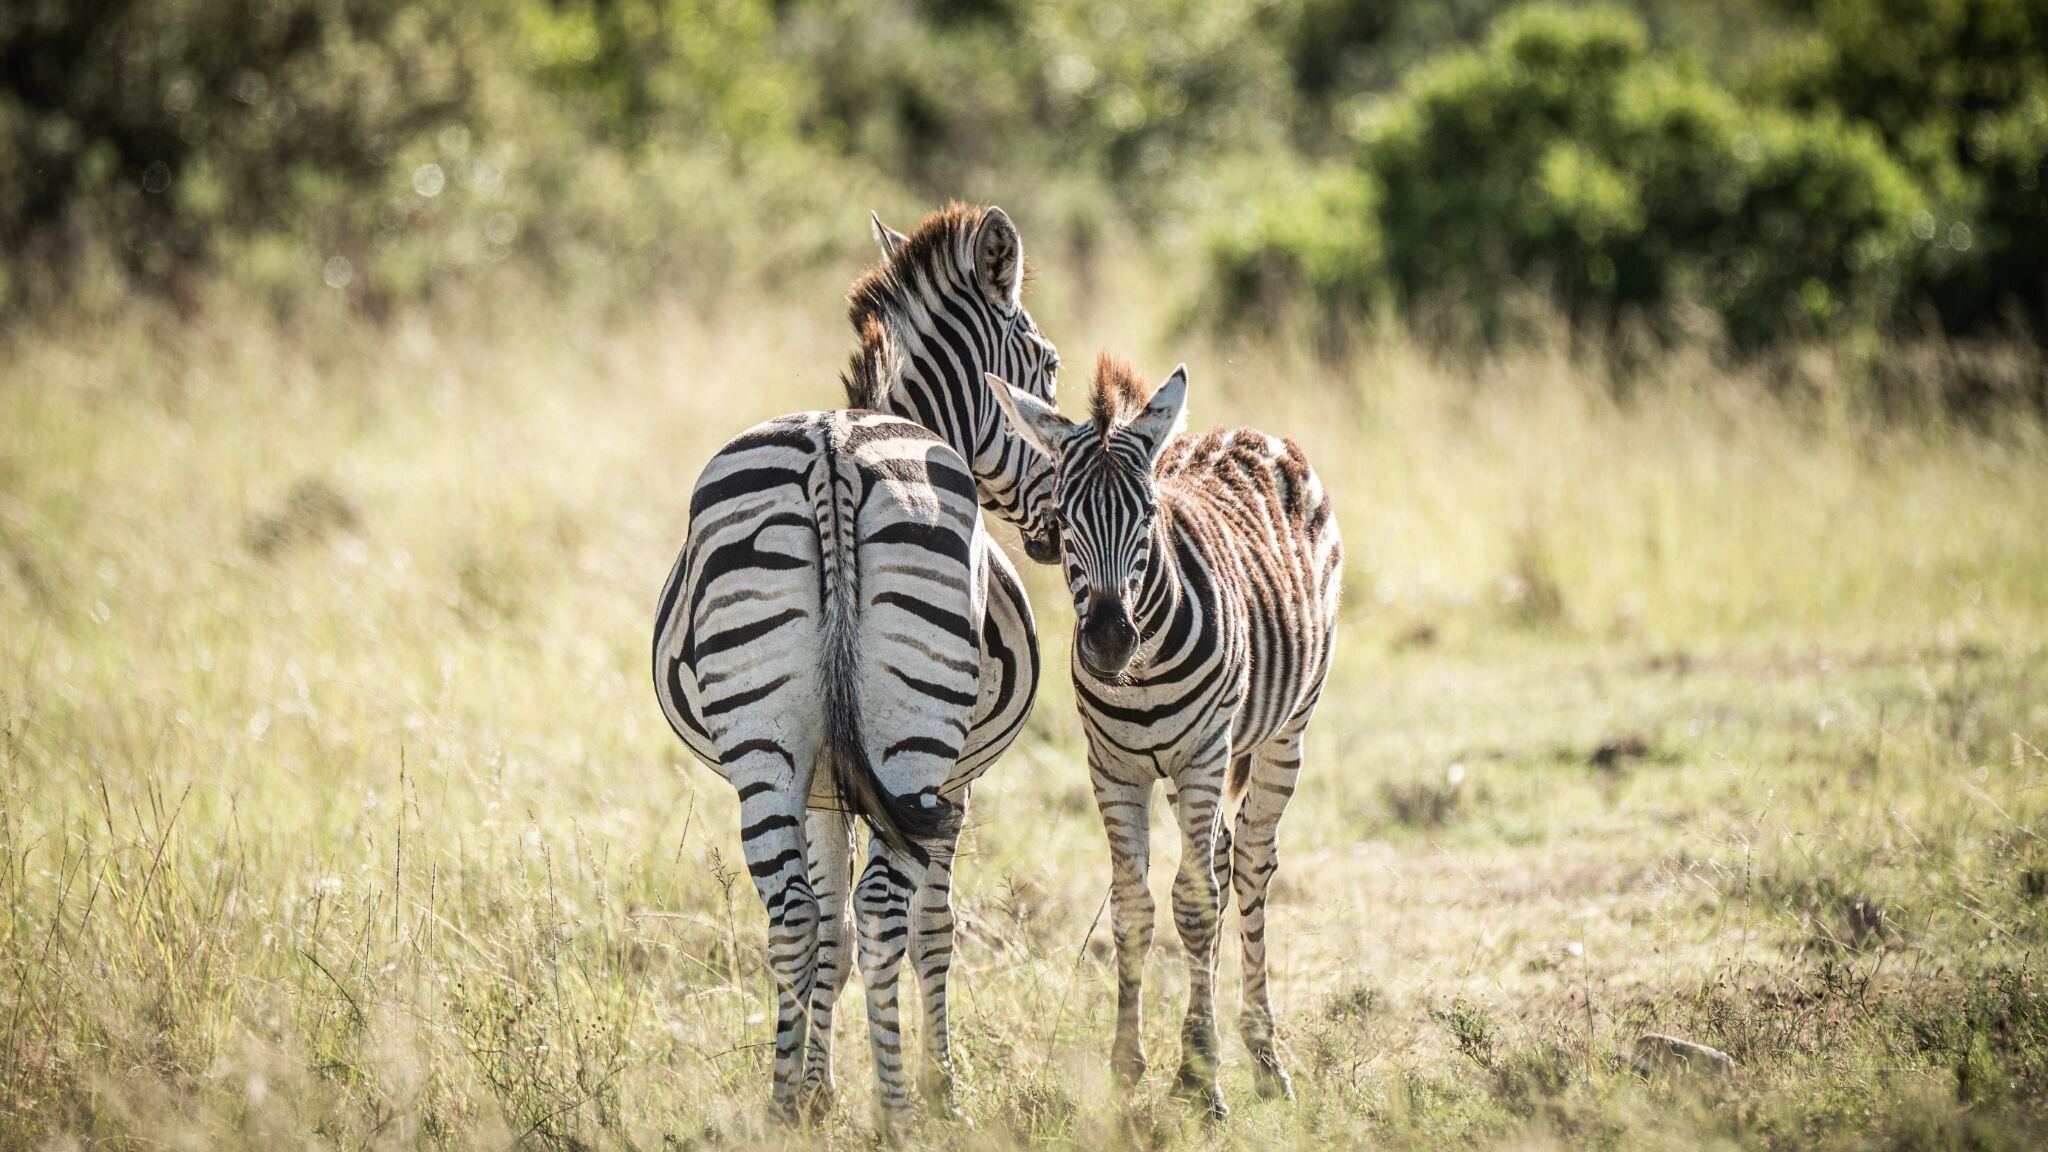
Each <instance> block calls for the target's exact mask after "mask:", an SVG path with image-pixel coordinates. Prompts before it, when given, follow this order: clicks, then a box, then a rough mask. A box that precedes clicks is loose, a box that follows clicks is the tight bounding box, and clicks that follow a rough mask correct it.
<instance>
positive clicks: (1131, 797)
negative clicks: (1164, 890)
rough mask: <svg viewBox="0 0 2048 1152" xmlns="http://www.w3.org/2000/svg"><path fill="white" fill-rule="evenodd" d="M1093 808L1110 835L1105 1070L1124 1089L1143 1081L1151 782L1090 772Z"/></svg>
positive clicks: (1149, 927) (1149, 925) (1149, 924)
mask: <svg viewBox="0 0 2048 1152" xmlns="http://www.w3.org/2000/svg"><path fill="white" fill-rule="evenodd" d="M1092 775H1093V777H1094V783H1095V807H1096V809H1097V811H1099V812H1100V813H1101V814H1102V829H1103V831H1104V832H1107V833H1108V834H1109V862H1110V879H1109V907H1110V913H1109V928H1110V933H1111V934H1112V935H1113V936H1115V937H1116V1041H1115V1042H1114V1043H1113V1044H1112V1045H1111V1046H1110V1049H1109V1063H1110V1067H1111V1068H1113V1069H1115V1070H1116V1074H1117V1075H1118V1077H1120V1078H1121V1079H1122V1080H1123V1082H1124V1083H1125V1084H1126V1085H1135V1084H1136V1083H1138V1082H1139V1081H1140V1080H1143V1079H1144V1078H1145V1037H1144V1031H1143V1025H1144V1020H1143V1016H1144V1011H1143V1005H1144V982H1145V954H1146V953H1147V952H1149V951H1150V950H1151V948H1152V918H1153V908H1152V893H1151V891H1150V890H1149V889H1147V888H1146V886H1145V869H1146V865H1147V863H1148V857H1149V853H1150V851H1151V832H1152V782H1151V781H1150V780H1144V781H1141V782H1139V783H1136V784H1129V783H1125V782H1123V781H1121V780H1116V779H1112V778H1110V777H1109V776H1107V775H1106V774H1104V773H1103V772H1102V771H1100V770H1099V769H1098V770H1096V771H1094V772H1093V773H1092Z"/></svg>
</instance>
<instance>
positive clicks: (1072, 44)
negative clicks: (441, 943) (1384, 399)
mask: <svg viewBox="0 0 2048 1152" xmlns="http://www.w3.org/2000/svg"><path fill="white" fill-rule="evenodd" d="M2044 12H2048V0H1877V2H1875V3H1870V2H1863V0H1734V2H1731V3H1729V4H1721V5H1699V4H1695V3H1687V2H1684V0H1634V2H1633V3H1631V4H1629V5H1628V6H1627V7H1603V6H1596V5H1563V6H1558V5H1548V6H1540V7H1534V8H1517V7H1512V6H1511V5H1510V4H1509V3H1507V2H1505V0H1450V2H1447V3H1440V4H1423V3H1417V2H1415V0H1225V2H1222V3H1203V2H1198V0H1126V2H1121V3H1096V2H1084V0H1048V2H1046V3H1034V4H1026V3H1022V2H1021V0H884V2H882V3H873V4H867V3H854V2H852V0H472V2H468V3H464V2H460V0H422V2H419V3H401V2H400V0H151V2H148V3H145V2H143V0H23V2H21V3H16V4H13V5H9V6H7V7H6V8H5V9H4V10H0V256H4V257H5V271H0V309H8V308H18V307H20V306H22V305H25V304H26V305H33V304H34V303H35V302H37V301H39V300H47V301H51V302H56V303H63V304H73V303H76V302H77V301H79V300H81V299H83V300H87V301H92V300H99V301H101V302H102V303H109V302H118V301H119V300H120V299H121V298H122V295H123V294H124V293H125V292H126V291H128V290H130V289H132V288H134V287H136V286H142V287H148V288H155V289H159V290H164V291H167V292H169V293H170V294H171V295H172V296H173V297H174V298H175V297H179V296H180V295H181V294H184V293H186V292H187V290H188V289H189V288H191V287H192V286H193V285H194V284H197V283H201V282H203V280H204V279H205V278H206V277H210V276H226V277H229V278H231V279H233V280H235V281H237V282H238V283H244V284H253V285H255V286H257V287H258V288H259V289H261V290H264V291H270V292H274V294H275V295H276V298H277V299H278V300H279V301H280V304H281V305H283V306H287V307H288V306H289V303H290V301H291V300H292V298H293V296H294V295H295V294H296V293H301V292H306V291H323V290H326V289H325V288H323V287H322V286H323V285H325V286H326V287H327V288H333V289H338V290H341V291H344V292H346V293H347V294H349V296H350V297H351V298H352V299H354V300H356V301H358V302H359V303H361V304H362V305H363V306H365V307H369V308H372V309H377V308H385V307H389V306H392V305H394V304H396V303H398V302H401V301H404V300H407V299H412V298H416V297H418V296H421V295H426V294H432V293H434V292H437V291H440V290H441V289H442V288H443V287H444V286H449V285H459V284H462V283H465V282H467V281H469V280H472V279H475V278H476V277H478V276H480V275H484V274H485V272H484V270H486V269H488V268H489V267H490V266H491V265H494V264H498V263H501V262H505V261H508V260H511V262H512V263H513V264H514V265H515V266H517V267H520V268H525V269H534V270H538V271H539V272H540V273H541V274H543V275H546V276H552V277H556V278H558V282H559V286H560V287H562V288H563V289H564V290H580V289H581V288H582V287H583V286H585V285H594V286H595V290H597V291H599V292H610V293H616V294H619V295H620V296H621V297H622V298H631V297H632V291H633V290H634V289H636V288H638V287H640V286H644V285H647V284H650V283H653V282H665V283H672V284H682V285H685V286H686V287H694V288H696V289H698V290H699V291H702V292H706V293H708V292H711V291H715V290H718V289H719V288H721V287H722V286H724V285H726V284H728V283H729V282H731V280H732V279H733V278H734V277H735V276H762V277H771V278H772V277H774V276H776V275H778V273H779V271H781V270H787V269H792V268H795V267H801V266H804V265H806V264H809V263H814V262H816V261H817V260H819V259H820V258H822V257H823V256H825V255H826V254H828V253H832V252H836V251H842V250H843V246H844V245H845V243H847V241H846V237H847V236H848V235H854V234H857V233H858V224H857V221H858V214H859V211H860V210H861V209H864V208H866V207H868V206H870V205H874V204H879V205H881V206H883V207H885V208H895V207H902V206H907V205H910V204H916V203H925V204H928V203H931V202H933V201H936V200H941V199H944V198H947V197H950V196H959V195H964V196H990V195H992V194H993V193H996V192H998V191H1000V193H1001V195H1002V197H1003V198H1005V199H1008V200H1010V201H1011V203H1012V205H1013V206H1014V207H1018V208H1020V209H1021V210H1022V211H1023V213H1024V214H1025V215H1026V216H1027V217H1035V218H1036V219H1037V221H1038V222H1039V223H1040V224H1041V225H1043V224H1048V223H1058V224H1060V225H1063V226H1066V227H1069V228H1071V230H1072V231H1071V235H1072V236H1073V237H1074V238H1075V239H1076V241H1077V243H1076V244H1075V245H1074V246H1073V247H1072V248H1071V249H1070V251H1071V252H1073V253H1074V254H1075V255H1076V258H1077V259H1079V258H1083V256H1082V254H1084V253H1086V252H1088V251H1090V250H1091V249H1090V247H1089V246H1088V245H1086V244H1083V243H1080V242H1079V241H1081V240H1085V239H1086V237H1087V236H1088V235H1090V234H1092V232H1093V231H1095V230H1098V229H1100V228H1101V227H1103V226H1104V225H1107V224H1111V223H1116V224H1120V225H1129V226H1133V227H1135V228H1136V230H1137V231H1138V232H1139V234H1141V235H1147V236H1151V237H1154V238H1157V239H1161V240H1164V241H1166V242H1168V243H1173V242H1178V240H1179V238H1183V237H1188V236H1210V237H1213V238H1214V239H1213V245H1212V247H1213V252H1214V256H1215V258H1214V260H1213V261H1212V263H1211V275H1210V276H1209V277H1208V280H1207V284H1206V298H1207V299H1208V300H1209V302H1210V303H1211V305H1212V307H1213V312H1212V314H1215V315H1232V316H1239V315H1262V314H1264V313H1263V312H1262V311H1261V310H1260V309H1259V308H1257V307H1254V306H1255V305H1271V306H1275V307H1281V308H1292V307H1296V306H1299V305H1302V304H1306V305H1307V306H1308V307H1309V308H1310V309H1311V311H1312V312H1313V313H1314V314H1318V315H1322V316H1324V317H1326V318H1329V319H1331V320H1333V321H1335V322H1337V326H1338V327H1343V326H1348V325H1353V324H1355V323H1357V321H1358V319H1359V318H1360V317H1366V318H1369V319H1371V320H1373V321H1375V322H1384V321H1391V322H1413V321H1415V320H1416V319H1417V318H1418V317H1420V318H1424V319H1425V320H1426V321H1427V322H1428V323H1429V324H1432V325H1436V324H1438V323H1439V322H1443V323H1446V324H1448V327H1446V328H1445V329H1444V331H1443V333H1442V334H1443V335H1444V336H1445V337H1447V338H1455V339H1460V340H1462V339H1464V338H1466V337H1467V336H1469V335H1471V334H1472V333H1474V332H1477V333H1480V334H1484V335H1489V336H1493V337H1499V336H1503V335H1512V334H1513V333H1514V332H1515V331H1517V329H1518V326H1517V324H1516V323H1515V321H1516V320H1517V318H1518V316H1519V315H1520V314H1521V313H1522V310H1523V305H1524V303H1530V304H1533V305H1535V306H1536V307H1537V308H1538V309H1547V308H1551V307H1559V308H1561V309H1562V310H1563V311H1564V312H1565V313H1566V314H1568V315H1569V316H1571V317H1572V318H1573V319H1574V320H1575V321H1577V322H1579V323H1580V324H1582V325H1586V326H1589V327H1590V328H1592V329H1593V330H1595V331H1605V330H1606V329H1607V328H1608V327H1609V326H1610V325H1612V324H1614V323H1616V322H1621V321H1627V322H1631V323H1633V322H1635V321H1636V320H1637V319H1641V320H1643V321H1647V322H1648V323H1649V324H1650V325H1651V326H1652V327H1653V328H1654V329H1657V330H1661V331H1664V332H1666V333H1691V332H1693V331H1695V330H1696V329H1697V328H1698V327H1699V325H1698V324H1697V323H1696V321H1698V320H1699V319H1701V318H1708V319H1711V320H1712V321H1713V326H1715V327H1718V328H1719V329H1720V330H1721V331H1723V332H1725V333H1726V334H1727V335H1728V336H1729V337H1731V338H1732V340H1733V341H1734V342H1735V343H1736V344H1737V345H1739V346H1743V347H1754V346H1758V345H1761V344H1765V343H1768V342H1772V341H1776V340H1780V339H1783V338H1786V337H1792V338H1801V337H1805V336H1809V335H1822V336H1831V335H1834V334H1839V333H1843V332H1853V333H1859V334H1876V335H1885V334H1888V333H1890V332H1894V331H1897V330H1900V328H1901V327H1902V322H1903V324H1907V325H1914V326H1919V325H1922V324H1925V325H1927V326H1934V325H1938V326H1939V327H1940V328H1941V329H1942V330H1943V331H1946V332H1950V333H1971V332H1983V331H1987V330H1997V331H2004V332H2013V331H2024V332H2029V333H2036V334H2038V333H2039V332H2042V331H2048V327H2044V325H2043V309H2044V307H2048V274H2044V273H2043V272H2042V269H2043V268H2044V267H2048V220H2044V214H2048V201H2044V192H2043V189H2042V180H2041V178H2042V175H2043V165H2044V159H2048V63H2044V50H2043V37H2044V34H2048V16H2044ZM849 201H851V202H849ZM904 211H906V212H908V211H911V209H909V208H908V207H904ZM849 221H854V223H849ZM515 258H516V259H515ZM1077 271H1078V273H1079V274H1081V275H1084V276H1085V275H1086V274H1087V270H1086V269H1080V270H1077ZM1194 286H1195V287H1199V285H1194ZM621 289H624V291H623V292H622V291H621Z"/></svg>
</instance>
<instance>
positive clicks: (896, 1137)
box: [875, 1105, 911, 1148]
mask: <svg viewBox="0 0 2048 1152" xmlns="http://www.w3.org/2000/svg"><path fill="white" fill-rule="evenodd" d="M910 1121H911V1116H910V1109H909V1108H908V1107H900V1108H891V1107H888V1106H886V1105H885V1106H883V1107H881V1108H879V1109H877V1110H876V1111H875V1138H876V1139H878V1140H880V1141H881V1142H882V1144H883V1145H884V1146H885V1147H889V1148H901V1147H902V1146H903V1141H904V1139H905V1138H906V1137H908V1136H909V1135H910Z"/></svg>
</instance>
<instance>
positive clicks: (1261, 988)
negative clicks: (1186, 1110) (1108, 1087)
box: [1233, 716, 1308, 1100]
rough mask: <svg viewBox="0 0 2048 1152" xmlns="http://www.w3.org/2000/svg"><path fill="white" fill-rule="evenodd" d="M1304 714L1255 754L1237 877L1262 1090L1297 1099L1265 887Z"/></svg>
mask: <svg viewBox="0 0 2048 1152" xmlns="http://www.w3.org/2000/svg"><path fill="white" fill-rule="evenodd" d="M1307 723H1308V718H1307V717H1306V716H1302V717H1300V718H1298V719H1297V720H1295V721H1294V722H1292V723H1290V724H1289V725H1288V726H1287V727H1286V728H1284V729H1282V730H1281V731H1280V732H1279V733H1278V734H1277V735H1275V736H1274V737H1273V738H1272V739H1270V740H1268V741H1266V743H1265V744H1264V745H1262V746H1261V747H1260V748H1259V750H1258V752H1257V754H1256V755H1255V756H1254V757H1253V758H1252V773H1251V784H1250V787H1249V789H1248V790H1247V792H1246V794H1245V798H1244V806H1243V807H1242V808H1240V809H1239V810H1238V813H1237V850H1236V859H1235V860H1234V862H1233V864H1234V869H1233V871H1234V873H1235V875H1234V876H1233V880H1234V882H1235V886H1236V888H1237V907H1238V916H1239V918H1240V920H1241V923H1240V925H1239V927H1240V929H1241V930H1242V933H1243V936H1244V1014H1243V1016H1242V1017H1241V1018H1240V1020H1239V1026H1240V1027H1241V1028H1242V1030H1243V1033H1244V1044H1245V1048H1246V1049H1248V1050H1249V1051H1250V1052H1251V1057H1252V1076H1253V1079H1254V1082H1255V1083H1256V1085H1257V1087H1258V1090H1259V1095H1261V1096H1264V1097H1266V1098H1268V1099H1272V1098H1274V1097H1280V1096H1284V1097H1286V1098H1288V1099H1290V1100H1291V1099H1293V1098H1294V1082H1293V1081H1292V1080H1291V1079H1290V1078H1289V1077H1288V1075H1287V1069H1286V1068H1285V1067H1283V1066H1282V1065H1281V1063H1280V1053H1279V1051H1278V1049H1277V1048H1276V1047H1275V1045H1274V1043H1273V1002H1272V999H1271V998H1270V997H1269V996H1268V994H1267V990H1266V889H1267V886H1268V885H1269V884H1271V883H1272V880H1273V873H1274V872H1275V871H1277V870H1278V869H1279V867H1280V844H1279V835H1278V833H1279V828H1280V815H1281V813H1282V812H1284V811H1286V809H1287V801H1288V799H1289V798H1290V797H1292V796H1293V795H1294V786H1295V782H1296V780H1297V779H1298V777H1299V775H1300V772H1301V738H1302V729H1303V728H1304V727H1305V726H1306V725H1307Z"/></svg>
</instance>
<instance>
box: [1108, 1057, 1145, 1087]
mask: <svg viewBox="0 0 2048 1152" xmlns="http://www.w3.org/2000/svg"><path fill="white" fill-rule="evenodd" d="M1109 1066H1110V1068H1111V1069H1113V1070H1114V1071H1115V1072H1116V1078H1117V1080H1118V1081H1120V1082H1121V1083H1122V1084H1123V1086H1124V1087H1126V1088H1135V1087H1137V1086H1138V1085H1139V1084H1140V1083H1143V1082H1144V1079H1145V1054H1144V1053H1143V1052H1112V1053H1110V1056H1109Z"/></svg>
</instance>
